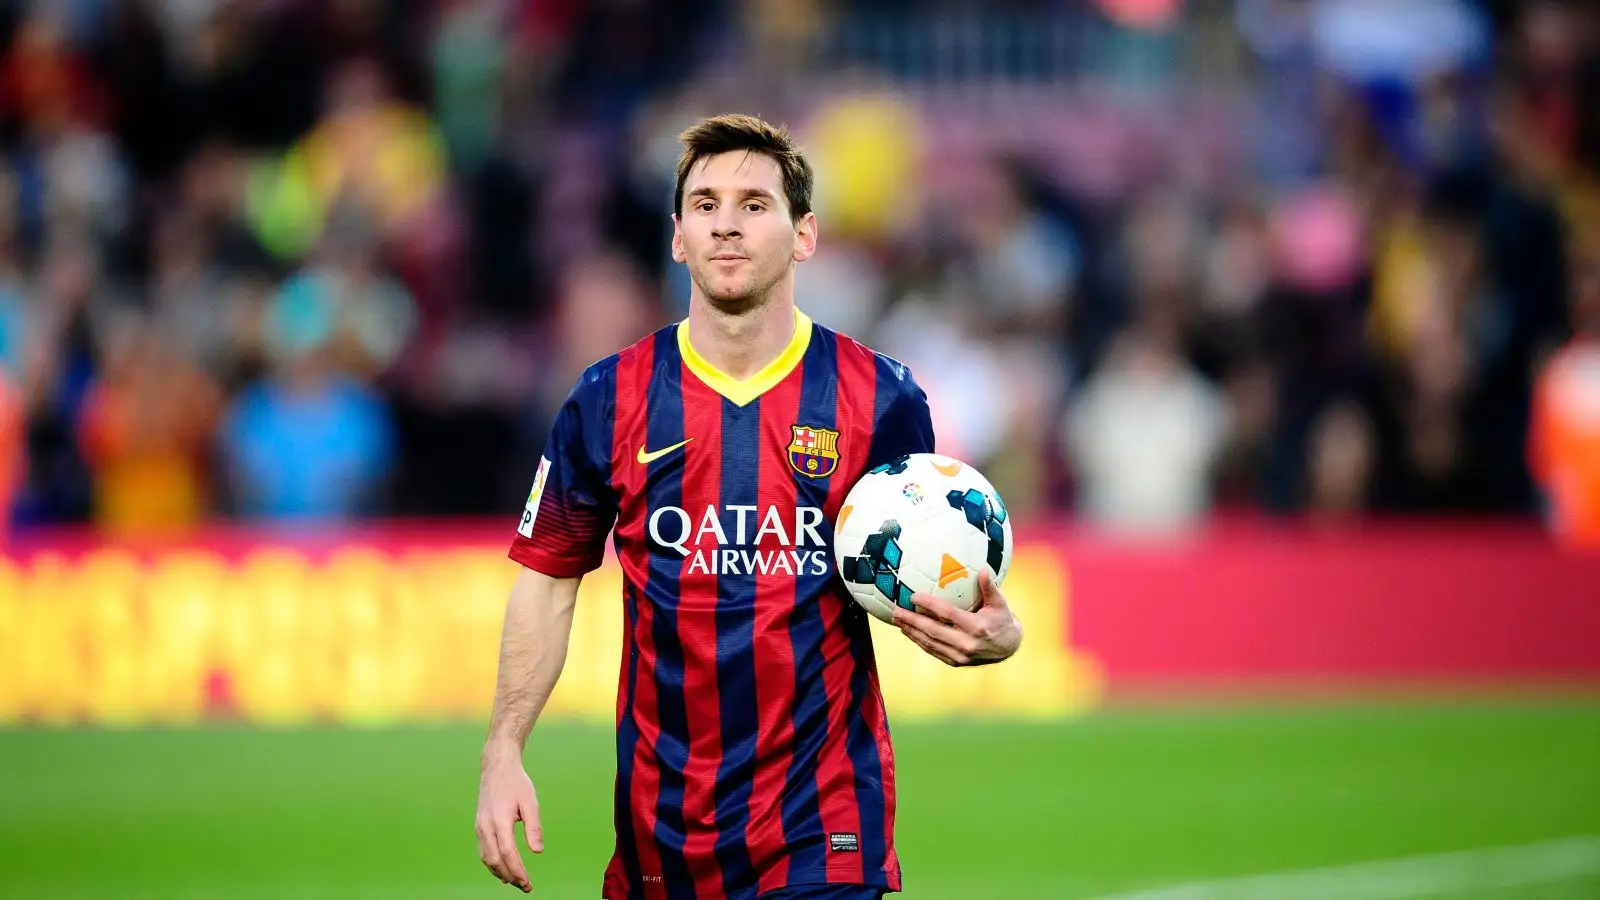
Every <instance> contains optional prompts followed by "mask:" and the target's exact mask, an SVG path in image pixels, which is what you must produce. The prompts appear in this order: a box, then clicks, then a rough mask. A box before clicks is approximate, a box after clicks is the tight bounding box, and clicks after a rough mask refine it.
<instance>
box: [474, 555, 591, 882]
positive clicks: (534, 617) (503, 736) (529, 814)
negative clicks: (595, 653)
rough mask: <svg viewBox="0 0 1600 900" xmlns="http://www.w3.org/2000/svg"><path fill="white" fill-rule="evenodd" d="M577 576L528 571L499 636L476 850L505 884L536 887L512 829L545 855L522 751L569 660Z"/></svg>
mask: <svg viewBox="0 0 1600 900" xmlns="http://www.w3.org/2000/svg"><path fill="white" fill-rule="evenodd" d="M581 580H582V579H581V577H578V578H554V577H551V576H549V575H546V574H544V573H542V572H537V571H535V570H533V569H529V568H523V569H522V571H521V572H520V573H519V574H518V575H517V580H516V583H515V584H513V585H512V587H511V596H510V598H509V599H508V600H507V602H506V616H505V626H504V629H503V631H502V633H501V637H500V675H499V680H498V683H497V685H496V687H495V698H494V714H493V716H492V717H491V719H490V722H489V736H488V739H487V740H486V741H485V743H484V748H483V760H482V766H483V768H482V776H481V779H480V782H479V788H478V817H477V823H476V824H477V833H478V852H479V855H480V856H481V857H482V858H483V862H484V864H485V865H486V866H488V867H489V870H490V871H491V872H494V874H495V875H496V876H498V877H499V878H500V880H502V881H504V882H506V883H507V884H513V885H516V886H517V887H519V888H521V889H522V890H523V891H524V892H527V891H529V890H531V886H530V884H529V881H528V875H527V871H526V870H525V869H524V867H523V865H522V857H521V854H520V853H519V852H518V851H517V846H516V837H515V832H514V831H513V826H514V825H515V824H516V822H517V820H519V819H520V820H521V821H522V823H523V829H524V831H525V832H526V837H527V841H528V849H530V850H532V851H533V852H535V853H541V852H543V851H544V835H543V833H542V831H541V830H540V827H539V803H538V798H537V796H536V795H535V793H534V790H533V783H532V781H531V780H529V778H528V775H527V772H526V771H525V770H524V769H523V767H522V751H523V747H524V746H525V745H526V744H527V741H528V734H529V733H530V732H531V731H532V730H533V725H534V722H536V721H537V720H538V718H539V713H540V712H541V711H542V710H543V709H544V705H545V703H546V702H547V701H548V700H549V699H550V692H551V691H553V690H554V689H555V686H556V681H557V679H559V678H560V677H561V668H562V666H563V664H565V662H566V658H567V642H568V639H569V638H570V637H571V634H572V611H573V608H574V607H575V606H576V605H577V599H578V584H579V582H580V581H581Z"/></svg>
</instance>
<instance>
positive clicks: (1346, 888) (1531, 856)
mask: <svg viewBox="0 0 1600 900" xmlns="http://www.w3.org/2000/svg"><path fill="white" fill-rule="evenodd" d="M1595 874H1600V835H1597V836H1588V837H1576V838H1567V839H1563V840H1555V841H1543V842H1541V843H1537V844H1525V845H1522V846H1516V847H1489V848H1484V849H1480V850H1461V851H1457V852H1453V853H1439V854H1433V855H1429V856H1407V857H1401V858H1398V859H1390V860H1377V861H1372V862H1359V863H1350V864H1348V865H1339V866H1324V867H1320V868H1315V869H1296V870H1292V871H1285V872H1265V873H1262V874H1259V875H1241V876H1237V877H1232V878H1217V879H1212V880H1207V881H1192V882H1188V883H1185V884H1177V885H1172V886H1170V887H1162V888H1154V889H1149V890H1140V891H1131V892H1128V893H1121V894H1107V895H1105V896H1100V897H1094V898H1092V900H1283V898H1294V900H1415V898H1423V897H1437V896H1439V895H1440V894H1448V893H1452V892H1459V891H1484V890H1503V889H1506V888H1514V887H1528V886H1531V885H1538V884H1553V883H1559V882H1562V881H1565V880H1567V879H1571V878H1580V877H1584V876H1588V875H1595Z"/></svg>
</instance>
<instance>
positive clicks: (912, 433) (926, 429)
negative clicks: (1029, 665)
mask: <svg viewBox="0 0 1600 900" xmlns="http://www.w3.org/2000/svg"><path fill="white" fill-rule="evenodd" d="M885 419H886V421H884V422H880V423H878V428H879V433H880V434H884V435H892V436H895V437H897V438H898V441H897V442H896V443H897V444H898V446H895V447H893V448H892V449H891V450H889V451H887V452H885V453H883V454H881V455H884V456H891V455H893V456H898V455H899V454H900V453H933V452H935V451H934V437H933V417H932V415H931V414H930V411H929V409H928V397H927V394H925V393H924V392H923V390H922V388H921V387H919V386H918V385H917V383H916V381H915V380H914V379H913V378H912V377H911V373H910V371H908V370H906V371H903V372H902V374H901V392H900V395H899V396H898V397H897V398H896V400H895V402H894V403H893V404H891V405H890V408H889V410H888V414H887V415H886V416H885ZM878 461H887V460H878ZM874 464H876V462H874ZM978 591H979V598H978V605H977V606H976V607H974V608H973V609H972V610H971V611H968V610H964V609H960V608H958V607H956V606H952V605H951V604H950V603H948V602H946V601H944V600H941V599H939V598H938V597H934V596H931V595H928V594H917V595H915V596H914V597H912V602H913V603H914V604H915V605H916V607H917V609H916V611H912V610H908V609H902V608H900V607H898V606H897V607H895V609H894V622H895V625H897V626H899V628H900V630H901V631H902V632H904V633H905V636H906V637H908V638H910V639H911V640H912V642H913V643H915V644H916V645H917V646H919V647H921V648H922V649H923V650H925V651H926V652H927V653H928V654H929V655H930V656H933V657H934V658H936V659H939V660H941V661H943V662H945V663H947V664H949V665H952V666H982V665H988V664H990V663H997V662H1000V661H1002V660H1005V659H1009V658H1010V657H1011V655H1012V654H1014V653H1016V652H1017V648H1018V647H1020V646H1022V622H1020V621H1019V620H1018V619H1017V616H1016V614H1015V613H1013V612H1012V611H1011V607H1010V606H1009V605H1007V604H1006V598H1005V595H1004V594H1002V593H1000V588H999V587H998V586H997V585H996V584H995V583H994V578H993V573H991V572H990V571H989V570H988V569H980V570H979V573H978Z"/></svg>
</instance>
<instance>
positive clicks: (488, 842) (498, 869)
mask: <svg viewBox="0 0 1600 900" xmlns="http://www.w3.org/2000/svg"><path fill="white" fill-rule="evenodd" d="M477 832H478V856H479V857H480V858H481V859H482V860H483V864H484V866H486V867H487V868H488V869H489V871H490V872H492V873H493V874H494V877H496V878H498V879H500V880H501V881H503V882H505V883H507V884H510V883H511V876H510V875H509V874H507V872H506V869H505V863H504V861H503V860H502V859H501V854H500V843H499V841H498V840H496V839H495V834H494V825H493V824H492V823H490V822H488V821H482V820H480V821H479V822H478V828H477Z"/></svg>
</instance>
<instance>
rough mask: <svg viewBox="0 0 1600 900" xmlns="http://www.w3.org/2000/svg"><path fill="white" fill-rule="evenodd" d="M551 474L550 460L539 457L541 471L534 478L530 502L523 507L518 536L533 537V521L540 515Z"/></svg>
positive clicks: (529, 497) (529, 492)
mask: <svg viewBox="0 0 1600 900" xmlns="http://www.w3.org/2000/svg"><path fill="white" fill-rule="evenodd" d="M549 474H550V460H549V459H547V458H545V457H543V456H541V457H539V471H538V473H537V474H535V475H534V476H533V490H530V491H528V502H527V503H526V504H524V505H523V507H522V524H520V525H518V526H517V534H520V535H522V536H523V537H525V538H531V537H533V520H534V519H535V518H537V517H538V515H539V498H541V497H543V496H544V482H545V478H546V477H547V476H549Z"/></svg>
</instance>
